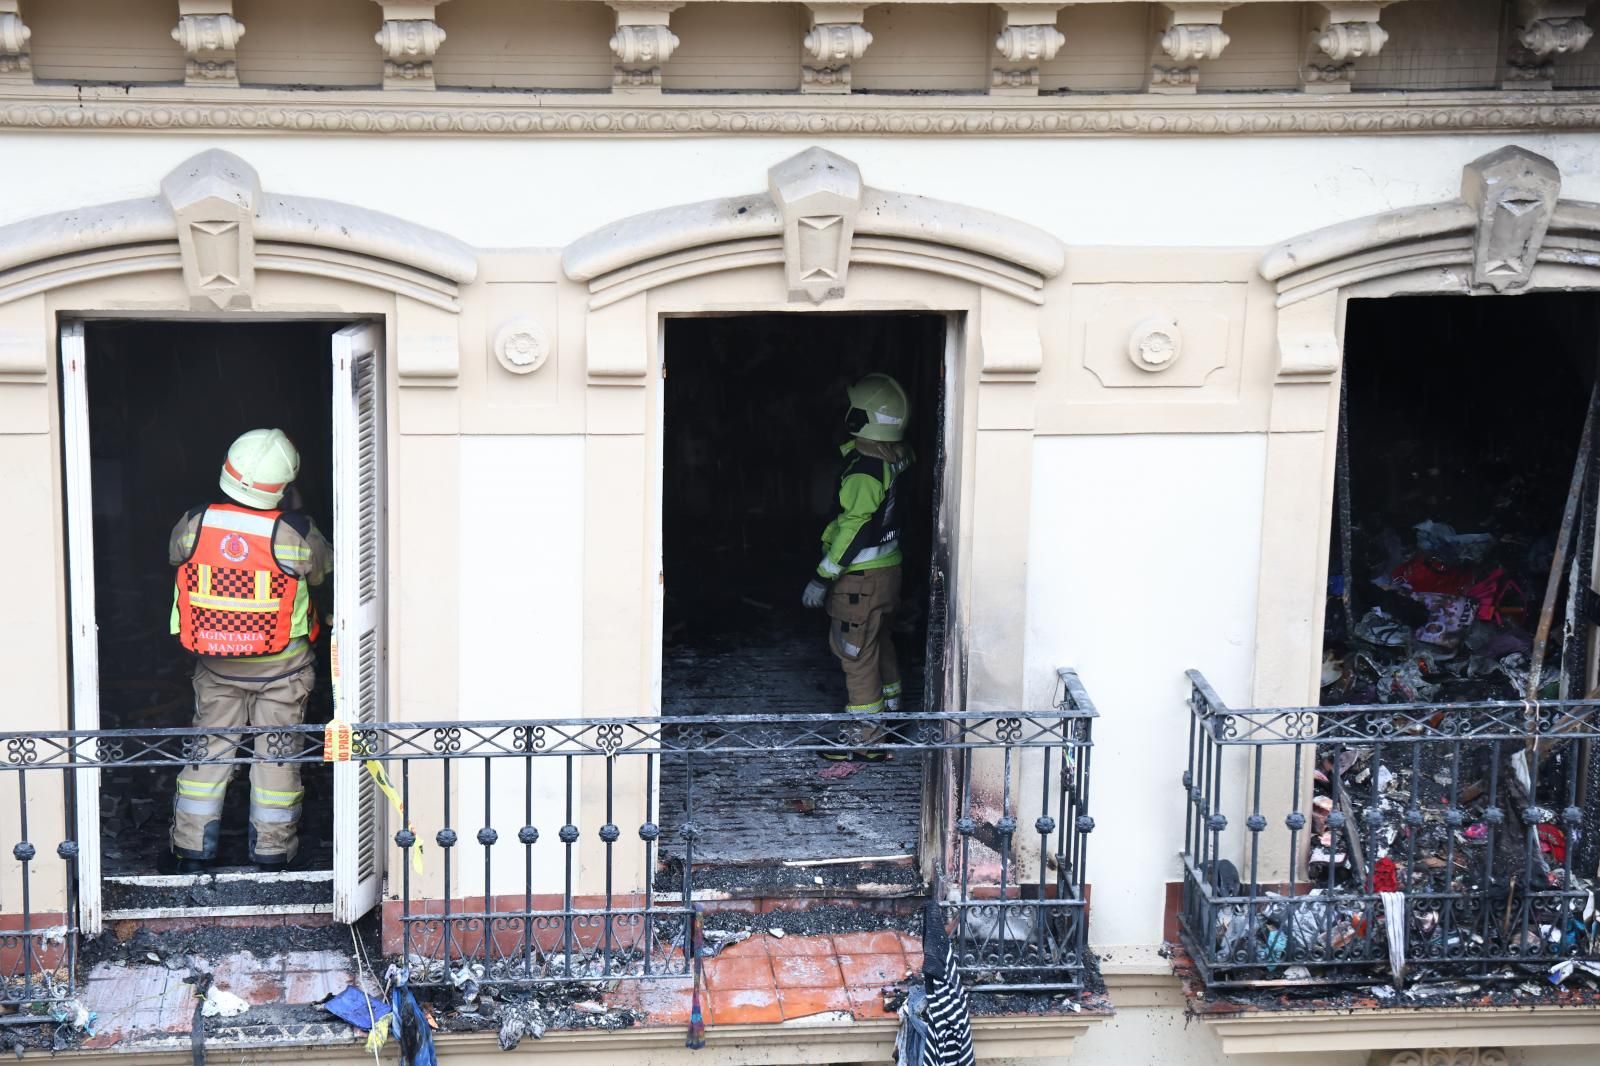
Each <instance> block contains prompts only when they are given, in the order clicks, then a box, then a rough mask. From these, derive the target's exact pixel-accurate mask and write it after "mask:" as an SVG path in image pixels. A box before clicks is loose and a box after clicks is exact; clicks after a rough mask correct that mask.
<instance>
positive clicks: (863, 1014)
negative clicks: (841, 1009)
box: [845, 987, 894, 1020]
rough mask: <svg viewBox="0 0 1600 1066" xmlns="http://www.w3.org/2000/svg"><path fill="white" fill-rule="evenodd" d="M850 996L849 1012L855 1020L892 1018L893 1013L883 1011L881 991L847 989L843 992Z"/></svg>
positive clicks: (877, 989)
mask: <svg viewBox="0 0 1600 1066" xmlns="http://www.w3.org/2000/svg"><path fill="white" fill-rule="evenodd" d="M845 991H846V992H848V993H849V995H850V1012H851V1013H852V1014H854V1015H855V1016H856V1017H857V1018H861V1019H863V1020H870V1019H875V1018H893V1017H894V1012H893V1011H886V1010H884V1009H883V989H882V988H881V987H873V988H849V989H846V990H845Z"/></svg>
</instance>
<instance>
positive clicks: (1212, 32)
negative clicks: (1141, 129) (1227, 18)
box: [1146, 3, 1233, 94]
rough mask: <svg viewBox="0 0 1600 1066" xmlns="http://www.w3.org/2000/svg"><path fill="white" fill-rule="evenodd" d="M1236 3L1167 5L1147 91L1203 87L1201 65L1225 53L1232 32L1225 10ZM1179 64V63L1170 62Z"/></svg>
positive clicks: (1158, 91) (1156, 43)
mask: <svg viewBox="0 0 1600 1066" xmlns="http://www.w3.org/2000/svg"><path fill="white" fill-rule="evenodd" d="M1232 6H1233V5H1232V4H1215V3H1212V4H1193V3H1171V4H1163V5H1162V7H1164V8H1165V9H1166V15H1165V17H1164V20H1163V22H1162V24H1161V25H1160V26H1158V28H1157V30H1158V32H1157V33H1156V35H1155V51H1154V53H1153V55H1152V57H1151V64H1150V77H1149V79H1148V81H1147V83H1146V87H1147V90H1148V91H1149V92H1153V93H1169V94H1170V93H1192V92H1194V91H1195V90H1196V89H1198V88H1199V86H1200V67H1199V64H1200V63H1202V62H1204V61H1206V60H1210V59H1218V58H1220V57H1221V56H1222V50H1223V49H1224V48H1226V47H1228V35H1227V33H1226V32H1224V31H1223V29H1222V13H1223V12H1224V11H1226V10H1228V8H1230V7H1232ZM1171 63H1176V64H1177V65H1176V66H1171V65H1169V64H1171Z"/></svg>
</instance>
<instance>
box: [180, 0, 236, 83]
mask: <svg viewBox="0 0 1600 1066" xmlns="http://www.w3.org/2000/svg"><path fill="white" fill-rule="evenodd" d="M243 36H244V23H242V22H240V21H239V20H238V19H236V18H234V17H233V0H179V3H178V24H177V25H176V26H174V27H173V28H172V39H173V40H174V41H177V42H178V44H179V45H180V46H181V47H182V48H183V54H184V57H185V58H184V64H183V83H184V84H185V85H189V86H196V85H204V86H233V87H237V86H238V84H239V63H238V59H237V56H236V51H237V49H238V47H239V38H241V37H243Z"/></svg>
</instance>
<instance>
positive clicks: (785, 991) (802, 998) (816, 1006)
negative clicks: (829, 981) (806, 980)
mask: <svg viewBox="0 0 1600 1066" xmlns="http://www.w3.org/2000/svg"><path fill="white" fill-rule="evenodd" d="M778 1002H779V1003H781V1004H782V1005H783V1017H784V1020H785V1021H788V1020H789V1019H791V1018H805V1017H809V1016H810V1015H813V1014H826V1013H827V1012H828V1011H835V1010H842V1011H845V1012H846V1013H848V1012H849V1011H850V994H849V993H848V992H846V991H845V990H844V989H843V988H837V987H835V988H780V989H778Z"/></svg>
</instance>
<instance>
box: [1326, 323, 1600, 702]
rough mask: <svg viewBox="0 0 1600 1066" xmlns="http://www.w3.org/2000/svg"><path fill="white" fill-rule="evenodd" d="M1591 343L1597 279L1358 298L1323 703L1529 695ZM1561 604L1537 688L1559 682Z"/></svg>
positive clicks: (1596, 330)
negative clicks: (1498, 292) (1566, 287)
mask: <svg viewBox="0 0 1600 1066" xmlns="http://www.w3.org/2000/svg"><path fill="white" fill-rule="evenodd" d="M1597 357H1600V298H1597V297H1596V296H1593V295H1589V294H1552V295H1544V294H1538V295H1528V296H1521V297H1517V298H1515V299H1484V298H1471V297H1390V298H1387V299H1379V300H1352V301H1351V302H1350V304H1349V308H1348V311H1347V319H1346V327H1345V364H1344V365H1345V372H1344V385H1343V387H1344V395H1343V402H1342V407H1343V415H1342V418H1341V442H1340V452H1341V455H1340V458H1339V463H1338V467H1339V469H1338V471H1337V475H1336V488H1335V494H1334V496H1335V498H1334V513H1333V531H1332V536H1331V537H1330V545H1331V556H1332V558H1331V559H1330V565H1329V574H1330V582H1329V601H1328V605H1329V610H1328V615H1327V625H1326V629H1325V640H1324V659H1325V662H1324V666H1325V669H1324V682H1325V687H1324V691H1323V702H1324V703H1325V704H1334V703H1346V704H1347V703H1401V702H1423V703H1428V702H1440V703H1447V702H1464V701H1471V700H1485V699H1513V700H1516V699H1522V698H1523V697H1524V696H1525V695H1527V694H1528V693H1527V692H1526V688H1527V683H1528V675H1529V670H1530V665H1531V660H1532V658H1533V642H1534V635H1535V633H1536V631H1537V630H1538V628H1539V622H1540V618H1539V615H1540V608H1541V605H1542V603H1543V602H1544V598H1545V590H1546V585H1547V583H1548V581H1549V580H1551V561H1552V557H1553V554H1554V552H1555V547H1556V542H1557V539H1558V536H1559V534H1560V532H1561V525H1562V518H1563V513H1564V509H1565V505H1566V500H1567V495H1568V491H1569V488H1570V486H1571V483H1572V477H1573V469H1574V465H1575V463H1576V461H1577V459H1578V447H1579V438H1580V437H1581V436H1582V432H1583V423H1584V417H1585V414H1586V412H1587V410H1588V406H1589V399H1590V393H1591V390H1592V388H1593V385H1594V381H1595V372H1596V360H1597ZM1589 511H1590V513H1589V515H1587V516H1585V515H1583V514H1579V515H1578V516H1577V518H1578V520H1577V521H1576V522H1575V523H1574V529H1573V540H1572V547H1571V549H1569V552H1568V555H1567V563H1568V564H1569V565H1570V562H1571V561H1572V560H1573V559H1575V558H1578V557H1579V556H1580V554H1581V553H1580V552H1579V551H1578V547H1579V541H1580V540H1581V541H1582V542H1583V543H1584V544H1586V545H1589V546H1590V547H1589V549H1588V550H1589V551H1592V535H1591V534H1592V524H1593V522H1592V504H1591V505H1590V508H1589ZM1565 573H1566V569H1565V567H1563V568H1562V569H1561V570H1560V571H1559V572H1558V573H1557V574H1556V576H1555V578H1554V579H1555V580H1556V581H1558V582H1559V581H1561V580H1562V578H1563V576H1564V574H1565ZM1585 573H1587V568H1586V569H1585ZM1558 591H1560V590H1558ZM1566 605H1567V601H1566V597H1565V596H1564V595H1563V596H1558V597H1557V600H1556V607H1557V609H1556V612H1555V614H1554V616H1553V617H1552V619H1551V623H1550V626H1549V630H1550V632H1551V633H1552V634H1554V636H1553V637H1552V639H1551V640H1550V641H1549V642H1548V645H1547V647H1546V649H1545V655H1544V662H1543V669H1542V671H1541V675H1540V678H1541V679H1540V681H1539V683H1538V687H1539V690H1540V691H1539V693H1538V694H1539V695H1544V696H1554V695H1555V694H1556V693H1557V691H1558V689H1559V688H1560V686H1561V676H1562V672H1563V664H1562V650H1563V649H1562V648H1561V646H1560V645H1561V640H1560V637H1559V635H1560V633H1561V631H1562V627H1563V622H1564V621H1565V617H1566ZM1567 666H1568V667H1569V668H1577V669H1578V672H1579V674H1581V673H1582V672H1583V671H1582V667H1581V664H1577V663H1568V664H1567ZM1580 694H1581V693H1580Z"/></svg>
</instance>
